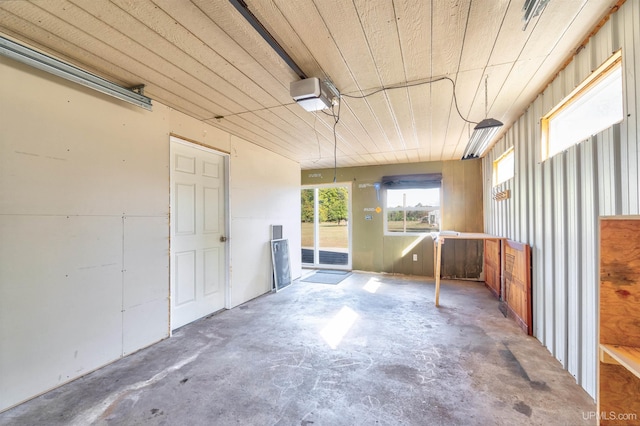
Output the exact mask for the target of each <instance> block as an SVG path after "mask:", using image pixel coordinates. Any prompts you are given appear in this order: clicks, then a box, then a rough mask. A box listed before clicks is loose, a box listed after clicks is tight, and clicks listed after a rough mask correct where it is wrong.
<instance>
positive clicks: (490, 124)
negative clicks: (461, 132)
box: [462, 118, 502, 160]
mask: <svg viewBox="0 0 640 426" xmlns="http://www.w3.org/2000/svg"><path fill="white" fill-rule="evenodd" d="M500 127H502V123H501V122H499V121H498V120H494V119H493V118H485V119H484V120H482V121H481V122H479V123H478V124H477V125H476V127H475V128H474V129H473V133H472V134H471V138H470V139H469V143H467V148H466V149H465V150H464V154H463V155H462V159H463V160H472V159H474V158H480V157H482V156H483V155H484V152H485V151H486V150H487V148H488V147H489V142H491V140H492V139H493V137H494V136H495V135H496V133H498V130H500Z"/></svg>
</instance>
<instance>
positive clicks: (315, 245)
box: [300, 182, 353, 271]
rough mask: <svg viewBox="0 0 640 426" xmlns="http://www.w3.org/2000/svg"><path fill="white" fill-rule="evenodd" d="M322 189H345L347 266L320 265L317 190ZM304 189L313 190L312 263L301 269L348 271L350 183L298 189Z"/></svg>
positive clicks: (350, 236)
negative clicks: (346, 196) (346, 195)
mask: <svg viewBox="0 0 640 426" xmlns="http://www.w3.org/2000/svg"><path fill="white" fill-rule="evenodd" d="M323 188H346V189H347V194H348V199H347V264H346V265H332V264H327V263H320V249H321V246H320V221H319V217H320V215H319V207H320V203H319V200H318V192H319V191H318V190H319V189H323ZM305 189H313V190H314V194H313V263H302V267H303V268H315V269H340V270H348V271H350V270H351V268H352V263H353V262H352V259H351V256H352V246H353V244H352V231H353V226H351V220H352V216H353V215H352V206H351V200H352V185H351V182H343V183H340V182H337V183H326V184H316V185H302V186H301V187H300V191H301V192H302V191H303V190H305ZM300 225H301V226H302V222H300Z"/></svg>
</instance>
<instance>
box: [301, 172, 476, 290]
mask: <svg viewBox="0 0 640 426" xmlns="http://www.w3.org/2000/svg"><path fill="white" fill-rule="evenodd" d="M481 166H482V163H481V161H480V160H466V161H444V162H441V161H438V162H423V163H408V164H391V165H384V166H366V167H346V168H339V169H337V170H336V171H335V176H336V182H337V183H347V182H351V187H352V189H351V194H352V204H351V208H352V215H351V217H352V219H351V226H352V227H353V229H352V238H353V239H352V255H353V260H352V266H353V269H356V270H361V271H373V272H389V273H398V274H409V275H424V276H430V277H432V276H433V241H432V239H431V238H430V237H428V236H427V237H425V238H422V239H421V237H415V236H413V237H405V236H385V235H384V230H383V213H382V212H380V213H376V211H375V209H376V207H380V208H382V207H383V206H382V201H381V200H382V194H380V201H379V200H378V198H377V196H376V190H375V188H374V183H376V182H380V179H381V178H382V177H383V176H391V175H402V174H416V173H442V207H441V215H442V229H443V230H445V229H446V230H454V231H459V232H483V215H482V168H481ZM333 180H334V169H317V170H303V171H302V179H301V182H302V185H319V184H327V183H333ZM381 192H382V189H381ZM366 216H370V217H371V220H366ZM412 245H413V247H411V246H412ZM405 251H406V252H405ZM403 252H405V253H404V255H403ZM414 254H416V255H417V259H418V260H417V261H414V260H413V255H414ZM442 256H443V260H442V276H443V277H451V278H471V279H474V278H475V279H477V278H480V276H481V275H480V274H481V272H482V242H478V241H468V242H467V241H447V243H446V244H445V246H444V249H443V254H442Z"/></svg>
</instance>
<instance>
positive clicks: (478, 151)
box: [462, 76, 502, 160]
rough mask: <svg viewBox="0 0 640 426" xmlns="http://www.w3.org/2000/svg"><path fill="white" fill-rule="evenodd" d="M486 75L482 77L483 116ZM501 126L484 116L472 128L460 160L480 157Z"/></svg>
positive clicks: (485, 100) (485, 103)
mask: <svg viewBox="0 0 640 426" xmlns="http://www.w3.org/2000/svg"><path fill="white" fill-rule="evenodd" d="M487 105H488V99H487V77H486V76H485V78H484V116H485V117H486V116H487ZM500 127H502V123H501V122H500V121H498V120H495V119H493V118H485V119H484V120H482V121H481V122H479V123H478V124H477V125H476V127H474V129H473V133H472V134H471V138H470V139H469V142H468V143H467V147H466V148H465V150H464V154H462V160H472V159H474V158H481V157H482V156H483V155H484V153H485V151H486V150H487V148H489V143H490V142H491V141H492V140H493V137H494V136H495V135H496V133H498V130H500Z"/></svg>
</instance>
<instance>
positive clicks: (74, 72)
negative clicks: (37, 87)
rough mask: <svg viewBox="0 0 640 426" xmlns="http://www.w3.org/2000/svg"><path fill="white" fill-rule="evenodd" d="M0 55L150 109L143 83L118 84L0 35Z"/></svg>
mask: <svg viewBox="0 0 640 426" xmlns="http://www.w3.org/2000/svg"><path fill="white" fill-rule="evenodd" d="M0 55H4V56H6V57H8V58H11V59H14V60H16V61H18V62H22V63H23V64H27V65H29V66H32V67H34V68H38V69H40V70H42V71H46V72H48V73H51V74H53V75H56V76H58V77H61V78H64V79H66V80H69V81H73V82H75V83H78V84H81V85H83V86H86V87H90V88H91V89H94V90H97V91H99V92H102V93H105V94H107V95H110V96H113V97H115V98H118V99H120V100H123V101H126V102H129V103H131V104H134V105H137V106H139V107H141V108H144V109H146V110H149V111H151V99H150V98H148V97H146V96H144V94H143V93H144V85H140V86H136V87H135V88H133V89H127V88H125V87H122V86H118V85H117V84H115V83H112V82H110V81H108V80H105V79H104V78H102V77H98V76H97V75H95V74H91V73H90V72H87V71H84V70H82V69H80V68H78V67H75V66H73V65H69V64H67V63H65V62H62V61H60V60H59V59H56V58H53V57H51V56H48V55H45V54H43V53H40V52H38V51H35V50H33V49H30V48H28V47H26V46H23V45H21V44H18V43H15V42H13V41H11V40H9V39H6V38H4V37H0ZM134 90H136V91H134Z"/></svg>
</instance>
